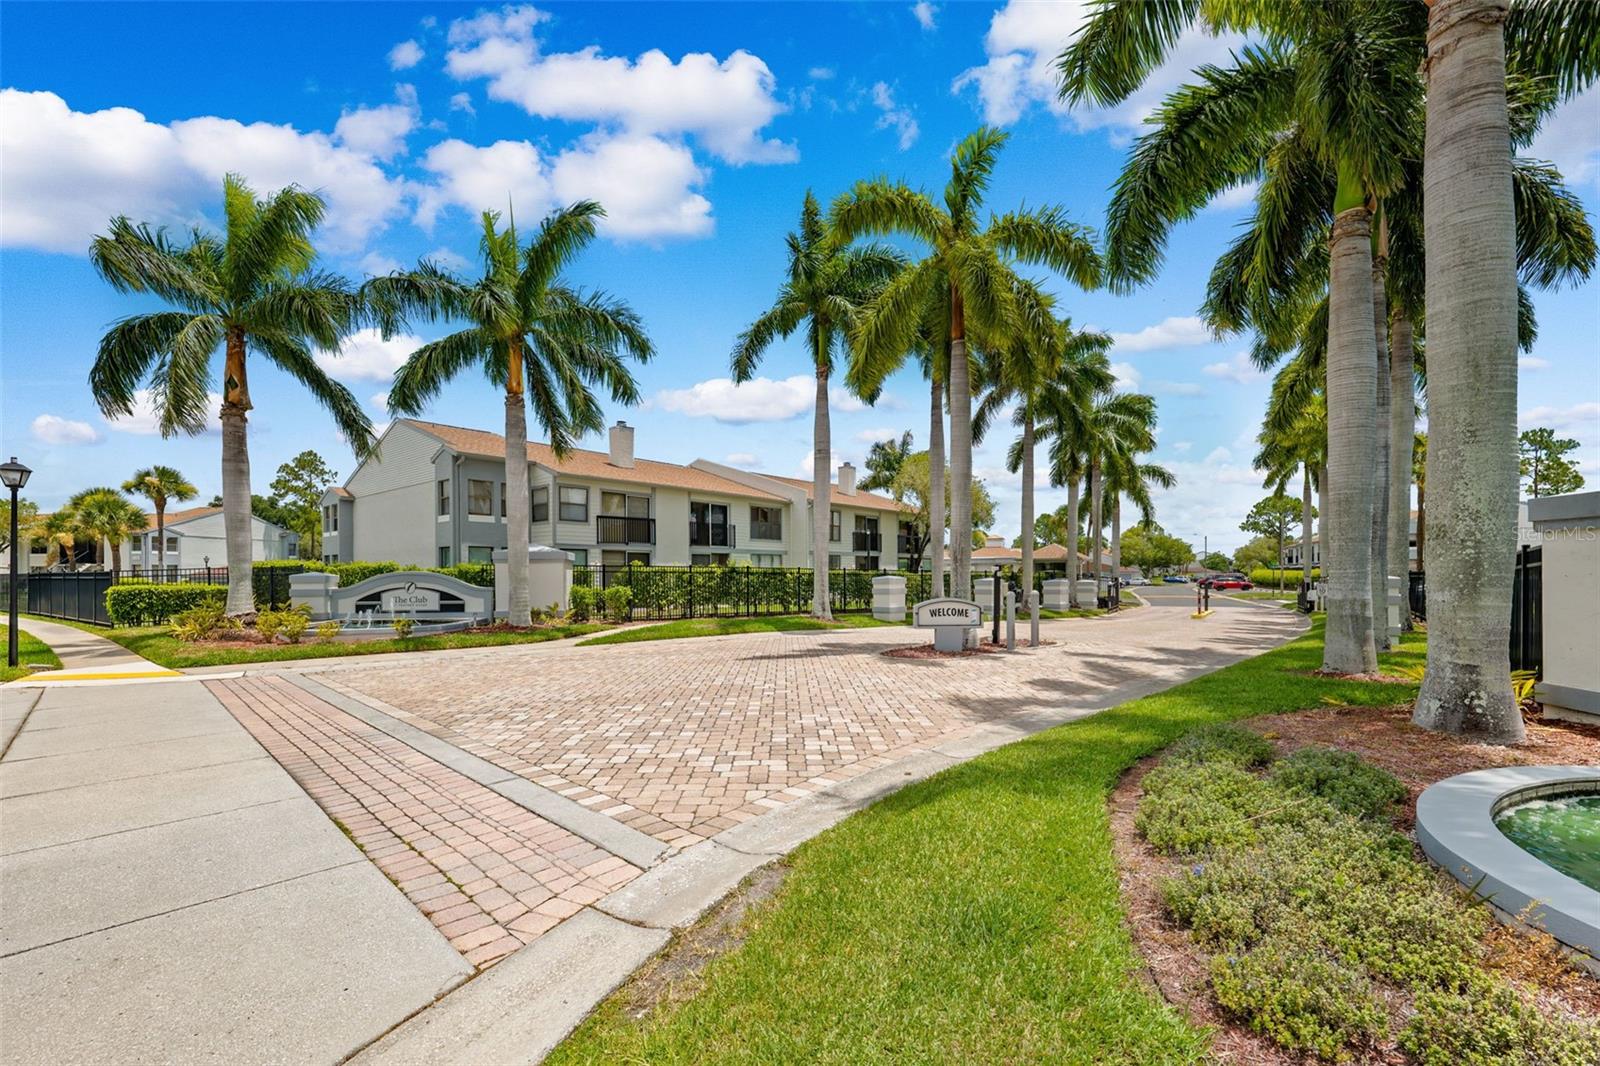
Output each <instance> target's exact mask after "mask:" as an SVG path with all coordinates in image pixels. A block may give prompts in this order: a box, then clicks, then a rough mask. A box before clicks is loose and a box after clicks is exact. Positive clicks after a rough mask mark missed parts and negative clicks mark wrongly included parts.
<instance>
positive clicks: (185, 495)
mask: <svg viewBox="0 0 1600 1066" xmlns="http://www.w3.org/2000/svg"><path fill="white" fill-rule="evenodd" d="M122 491H123V492H131V493H133V494H134V495H136V496H143V497H144V498H145V499H147V500H149V501H150V506H151V507H153V508H154V509H155V512H156V560H157V565H159V566H160V567H161V569H162V570H166V568H167V504H169V503H173V502H178V503H182V502H183V501H184V500H192V499H194V498H195V496H197V495H199V493H200V490H199V489H197V488H195V487H194V486H193V485H191V484H189V482H188V480H187V479H186V478H185V477H184V476H183V475H182V474H180V473H179V472H178V471H177V470H175V469H173V468H172V467H170V466H160V465H157V466H147V467H145V468H144V469H143V470H139V471H137V472H135V473H134V475H133V476H132V477H130V478H129V479H128V480H127V481H124V482H123V483H122Z"/></svg>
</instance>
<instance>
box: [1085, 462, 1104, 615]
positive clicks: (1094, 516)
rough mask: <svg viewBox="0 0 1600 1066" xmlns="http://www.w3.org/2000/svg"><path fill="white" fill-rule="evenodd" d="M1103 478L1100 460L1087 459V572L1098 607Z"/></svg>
mask: <svg viewBox="0 0 1600 1066" xmlns="http://www.w3.org/2000/svg"><path fill="white" fill-rule="evenodd" d="M1104 480H1105V479H1104V478H1103V477H1102V476H1101V473H1100V460H1099V458H1097V457H1095V456H1090V457H1089V572H1090V573H1091V574H1092V575H1093V577H1094V595H1095V604H1094V606H1097V607H1098V606H1099V599H1100V579H1101V577H1102V576H1103V573H1104V569H1103V567H1102V566H1101V559H1102V555H1101V552H1100V548H1101V545H1100V529H1101V526H1100V523H1101V521H1102V518H1101V510H1100V505H1101V498H1102V497H1103V496H1104V495H1105V486H1104V484H1103V482H1104Z"/></svg>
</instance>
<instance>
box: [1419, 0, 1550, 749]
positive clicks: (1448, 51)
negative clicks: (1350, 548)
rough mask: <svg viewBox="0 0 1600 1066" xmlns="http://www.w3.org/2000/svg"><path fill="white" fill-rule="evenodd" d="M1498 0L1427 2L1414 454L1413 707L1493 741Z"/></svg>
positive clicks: (1497, 595)
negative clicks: (1433, 536)
mask: <svg viewBox="0 0 1600 1066" xmlns="http://www.w3.org/2000/svg"><path fill="white" fill-rule="evenodd" d="M1507 7H1508V4H1507V0H1434V3H1433V5H1432V7H1431V8H1430V9H1429V12H1428V59H1427V63H1426V74H1427V83H1428V84H1427V108H1428V114H1427V140H1426V144H1425V153H1424V156H1423V175H1422V194H1423V195H1422V199H1423V228H1424V232H1426V233H1427V235H1428V261H1427V268H1426V269H1427V273H1426V285H1427V300H1428V412H1429V416H1428V461H1427V478H1428V482H1429V484H1431V485H1433V487H1434V493H1433V500H1432V501H1431V504H1432V508H1433V515H1432V518H1433V522H1434V528H1435V529H1436V530H1437V531H1438V533H1439V536H1438V538H1437V543H1436V544H1435V545H1434V553H1433V554H1434V558H1433V559H1432V560H1431V561H1430V565H1429V569H1430V570H1431V573H1430V574H1429V575H1428V577H1429V581H1428V666H1427V671H1426V673H1425V674H1424V676H1423V679H1422V692H1421V695H1420V696H1419V697H1418V699H1417V707H1416V711H1415V714H1414V716H1413V720H1414V721H1415V722H1416V723H1417V724H1418V725H1420V726H1422V727H1424V728H1426V729H1438V730H1444V731H1446V732H1451V733H1460V734H1466V735H1469V736H1473V737H1477V738H1480V739H1482V740H1486V741H1491V742H1499V743H1517V742H1520V741H1521V740H1522V739H1523V738H1524V736H1525V730H1524V728H1523V724H1522V715H1521V714H1520V713H1519V712H1518V708H1517V702H1516V700H1515V698H1514V697H1513V696H1512V692H1511V662H1510V658H1511V657H1510V643H1511V640H1510V627H1511V587H1512V560H1513V558H1514V557H1515V554H1516V546H1517V535H1516V528H1517V521H1516V519H1517V482H1518V471H1517V276H1516V231H1515V219H1516V209H1515V204H1514V202H1513V199H1512V193H1511V138H1510V132H1509V131H1510V127H1509V123H1508V118H1507V110H1506V81H1505V79H1506V68H1505V40H1504V36H1503V29H1504V23H1505V18H1506V12H1507Z"/></svg>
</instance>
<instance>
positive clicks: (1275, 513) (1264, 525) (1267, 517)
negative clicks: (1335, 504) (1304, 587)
mask: <svg viewBox="0 0 1600 1066" xmlns="http://www.w3.org/2000/svg"><path fill="white" fill-rule="evenodd" d="M1300 506H1301V505H1300V501H1299V500H1296V499H1294V498H1293V497H1291V496H1289V495H1287V494H1286V493H1282V492H1275V493H1273V494H1272V495H1271V496H1268V497H1266V498H1265V499H1262V500H1258V501H1256V505H1255V506H1254V507H1252V508H1250V513H1249V514H1248V515H1246V516H1245V519H1244V521H1243V522H1240V523H1239V528H1240V529H1242V530H1244V531H1245V532H1246V533H1254V534H1256V535H1257V536H1260V537H1270V538H1271V539H1272V540H1273V541H1274V542H1275V545H1276V547H1277V554H1275V555H1274V556H1273V557H1272V566H1273V568H1274V569H1276V570H1277V571H1278V588H1279V589H1280V590H1281V589H1282V588H1283V542H1284V541H1285V540H1287V539H1289V531H1290V530H1292V529H1294V528H1295V527H1296V526H1297V525H1299V524H1300V521H1301V514H1300ZM1311 517H1312V518H1316V517H1317V510H1316V508H1315V507H1313V508H1312V509H1311Z"/></svg>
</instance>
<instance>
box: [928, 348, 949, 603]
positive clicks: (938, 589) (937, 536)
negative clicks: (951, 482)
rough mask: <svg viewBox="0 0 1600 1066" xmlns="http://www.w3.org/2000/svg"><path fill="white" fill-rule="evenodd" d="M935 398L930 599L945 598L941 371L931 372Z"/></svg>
mask: <svg viewBox="0 0 1600 1066" xmlns="http://www.w3.org/2000/svg"><path fill="white" fill-rule="evenodd" d="M928 382H929V384H930V385H931V386H932V399H931V401H930V402H929V406H928V559H929V565H930V566H931V568H932V576H933V584H932V586H931V591H930V592H929V595H930V596H943V595H944V594H945V587H944V571H945V566H944V561H945V560H944V519H945V513H944V381H943V380H942V379H941V378H940V377H939V368H938V367H937V366H932V367H930V368H929V370H928Z"/></svg>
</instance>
